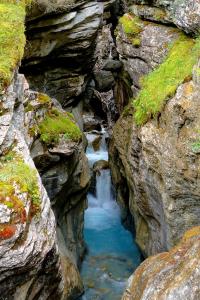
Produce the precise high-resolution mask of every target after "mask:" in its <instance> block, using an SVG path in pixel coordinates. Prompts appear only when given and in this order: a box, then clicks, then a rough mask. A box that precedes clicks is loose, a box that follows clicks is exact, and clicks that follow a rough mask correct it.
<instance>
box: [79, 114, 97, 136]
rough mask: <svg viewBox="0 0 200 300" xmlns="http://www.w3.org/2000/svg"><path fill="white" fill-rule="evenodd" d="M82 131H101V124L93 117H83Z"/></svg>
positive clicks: (89, 115)
mask: <svg viewBox="0 0 200 300" xmlns="http://www.w3.org/2000/svg"><path fill="white" fill-rule="evenodd" d="M83 124H84V125H83V127H84V131H86V132H89V131H93V130H97V131H101V122H100V121H99V120H98V119H97V118H95V117H94V116H93V115H91V114H88V115H86V114H85V115H83Z"/></svg>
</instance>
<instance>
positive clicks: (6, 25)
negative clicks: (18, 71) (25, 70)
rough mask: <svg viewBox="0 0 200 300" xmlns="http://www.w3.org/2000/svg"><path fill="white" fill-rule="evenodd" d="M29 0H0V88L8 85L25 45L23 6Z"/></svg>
mask: <svg viewBox="0 0 200 300" xmlns="http://www.w3.org/2000/svg"><path fill="white" fill-rule="evenodd" d="M29 3H30V1H29V0H28V1H26V0H21V1H16V0H5V1H4V0H0V90H2V89H4V88H5V87H6V86H8V85H9V84H10V82H11V80H12V76H13V71H14V69H15V68H16V66H17V65H18V63H19V62H20V60H21V58H22V56H23V53H24V46H25V36H24V29H25V28H24V19H25V7H26V5H27V4H29Z"/></svg>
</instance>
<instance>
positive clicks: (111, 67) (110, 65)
mask: <svg viewBox="0 0 200 300" xmlns="http://www.w3.org/2000/svg"><path fill="white" fill-rule="evenodd" d="M122 66H123V64H122V62H121V61H119V60H114V59H108V60H107V61H106V62H105V64H104V65H103V70H106V71H118V70H120V69H121V68H122Z"/></svg>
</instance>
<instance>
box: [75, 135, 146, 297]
mask: <svg viewBox="0 0 200 300" xmlns="http://www.w3.org/2000/svg"><path fill="white" fill-rule="evenodd" d="M101 134H102V141H101V147H100V149H99V150H98V151H96V152H95V151H94V150H93V147H92V142H93V141H94V139H95V137H96V136H95V135H94V134H88V135H87V138H88V142H89V145H88V148H87V157H88V159H89V164H90V166H91V167H92V166H93V164H94V163H95V162H96V161H98V160H102V159H103V160H107V159H108V151H107V146H106V132H105V131H102V132H101ZM84 234H85V240H86V243H87V245H88V250H89V253H88V255H87V256H86V259H85V260H84V262H83V266H82V271H81V275H82V278H83V281H84V285H85V290H86V292H85V295H84V296H83V297H82V300H94V299H96V300H119V299H120V298H121V295H122V291H123V290H124V288H125V285H126V281H127V279H128V277H129V276H130V275H131V274H132V272H133V270H134V269H135V268H136V267H137V265H138V264H139V263H140V253H139V251H138V249H137V246H136V244H135V243H134V241H133V239H132V236H131V234H130V232H128V231H126V230H125V229H124V227H123V226H122V225H121V221H120V210H119V207H118V205H117V203H116V201H115V199H114V195H113V191H112V183H111V176H110V170H101V172H100V176H99V175H96V194H95V195H93V194H91V193H89V194H88V209H87V210H86V212H85V231H84Z"/></svg>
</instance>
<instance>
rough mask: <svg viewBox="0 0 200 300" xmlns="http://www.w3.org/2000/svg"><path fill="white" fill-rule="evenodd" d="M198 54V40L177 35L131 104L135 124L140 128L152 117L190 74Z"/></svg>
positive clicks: (146, 77)
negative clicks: (161, 61)
mask: <svg viewBox="0 0 200 300" xmlns="http://www.w3.org/2000/svg"><path fill="white" fill-rule="evenodd" d="M199 54H200V39H199V38H198V39H196V40H193V39H191V38H188V37H186V36H185V35H183V34H182V35H180V37H179V38H178V39H177V40H176V41H175V42H174V43H173V45H172V46H171V49H170V51H169V54H168V56H167V58H166V60H165V61H164V62H163V63H162V64H161V65H160V66H159V67H158V68H157V69H156V70H154V71H153V72H151V73H150V74H148V75H147V76H145V77H144V78H143V79H142V82H141V86H142V89H141V91H140V93H139V95H138V97H137V98H136V99H135V100H134V101H133V105H134V107H135V114H134V118H135V122H136V124H137V125H142V124H144V123H145V122H147V121H148V119H149V118H151V117H155V116H156V115H157V114H158V113H159V112H160V111H161V110H162V108H163V106H164V104H165V102H166V100H167V99H169V98H170V97H172V96H173V95H174V94H175V92H176V90H177V87H178V86H179V85H180V84H181V83H183V82H184V81H185V80H186V79H187V78H190V77H191V75H192V69H193V66H194V65H195V63H196V62H197V59H198V57H199Z"/></svg>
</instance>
